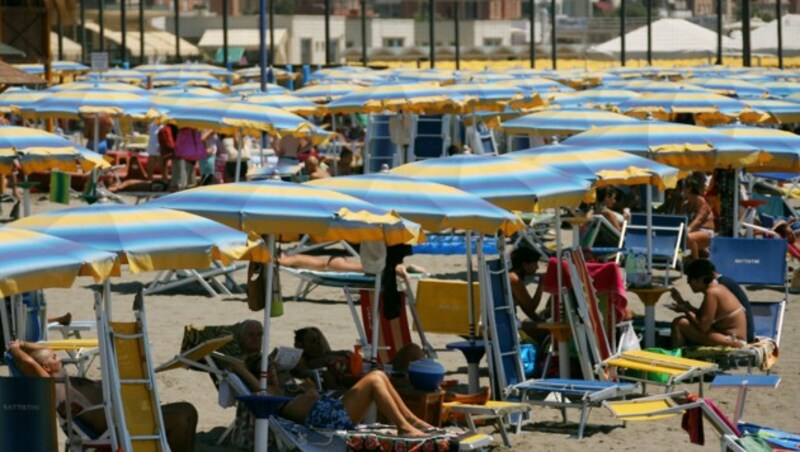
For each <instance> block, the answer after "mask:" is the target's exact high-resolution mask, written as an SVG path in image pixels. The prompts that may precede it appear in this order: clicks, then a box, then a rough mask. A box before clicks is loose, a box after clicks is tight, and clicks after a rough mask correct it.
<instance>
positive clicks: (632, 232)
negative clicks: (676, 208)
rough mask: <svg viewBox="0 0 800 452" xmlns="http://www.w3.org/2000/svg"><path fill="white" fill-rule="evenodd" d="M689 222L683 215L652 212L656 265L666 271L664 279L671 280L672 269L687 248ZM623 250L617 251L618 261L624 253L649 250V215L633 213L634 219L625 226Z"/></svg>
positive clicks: (623, 228)
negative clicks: (655, 213) (653, 213)
mask: <svg viewBox="0 0 800 452" xmlns="http://www.w3.org/2000/svg"><path fill="white" fill-rule="evenodd" d="M687 225H688V222H687V221H686V217H685V216H681V215H653V227H652V237H653V242H652V245H653V247H652V250H653V268H663V269H664V270H666V275H665V276H664V277H665V281H666V282H669V271H670V269H673V268H677V267H678V259H679V258H680V255H681V253H682V252H683V251H685V250H686V226H687ZM622 237H623V239H624V242H623V246H622V247H621V248H622V250H623V251H621V252H620V253H617V258H616V262H617V263H619V261H620V259H621V258H622V255H623V254H625V253H639V254H646V253H647V215H645V214H642V213H634V214H631V219H630V221H629V222H626V223H625V224H624V225H623V227H622Z"/></svg>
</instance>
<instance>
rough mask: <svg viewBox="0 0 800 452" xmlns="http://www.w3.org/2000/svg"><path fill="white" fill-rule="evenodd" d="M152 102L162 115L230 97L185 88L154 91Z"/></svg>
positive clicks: (201, 89) (208, 91)
mask: <svg viewBox="0 0 800 452" xmlns="http://www.w3.org/2000/svg"><path fill="white" fill-rule="evenodd" d="M153 94H154V96H153V97H152V101H153V103H154V104H156V106H157V108H158V111H159V112H161V113H166V112H169V111H170V110H173V109H176V108H184V107H188V106H190V105H193V104H196V103H199V102H211V101H214V100H227V99H228V98H229V97H230V96H227V95H225V94H222V93H220V92H219V91H215V90H213V89H209V88H199V87H184V88H168V89H157V90H153Z"/></svg>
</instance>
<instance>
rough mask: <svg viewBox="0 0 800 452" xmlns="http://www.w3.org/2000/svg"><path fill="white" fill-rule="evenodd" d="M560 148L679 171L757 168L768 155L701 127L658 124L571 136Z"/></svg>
mask: <svg viewBox="0 0 800 452" xmlns="http://www.w3.org/2000/svg"><path fill="white" fill-rule="evenodd" d="M562 144H565V145H573V146H579V147H584V148H586V147H595V148H603V149H619V150H621V151H625V152H631V153H634V154H637V155H640V156H643V157H647V158H649V159H652V160H655V161H657V162H660V163H663V164H665V165H669V166H674V167H676V168H680V169H683V170H696V171H711V170H713V169H715V168H727V167H734V168H747V167H758V166H760V165H762V164H764V163H766V162H768V161H769V159H770V156H769V154H768V153H765V152H762V151H761V150H760V149H758V148H756V147H754V146H751V145H749V144H747V143H743V142H741V141H738V140H736V139H735V138H731V137H728V136H725V135H723V134H721V133H719V132H715V131H714V130H713V129H707V128H705V127H697V126H689V125H684V124H674V123H669V122H660V121H642V122H639V123H637V124H631V125H623V126H611V127H600V128H597V129H593V130H589V131H586V132H583V133H579V134H578V135H574V136H572V137H570V138H568V139H566V140H564V142H563V143H562Z"/></svg>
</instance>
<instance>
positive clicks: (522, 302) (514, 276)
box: [508, 246, 549, 343]
mask: <svg viewBox="0 0 800 452" xmlns="http://www.w3.org/2000/svg"><path fill="white" fill-rule="evenodd" d="M541 259H542V255H541V254H540V253H539V252H538V251H537V250H535V249H533V248H528V247H524V246H521V247H518V248H516V249H515V250H514V251H513V252H512V253H511V271H509V272H508V279H509V281H510V283H511V294H512V296H513V297H514V304H516V305H517V306H519V307H520V309H522V312H523V313H525V315H526V316H527V317H528V318H527V319H525V320H523V321H522V331H524V332H525V334H527V335H528V336H529V337H530V338H531V339H533V340H535V341H537V342H539V343H541V341H543V340H544V338H545V337H546V336H547V335H548V334H549V333H548V331H547V330H544V329H542V328H540V327H539V326H538V325H539V324H541V323H545V322H546V321H547V319H546V317H547V314H546V313H543V314H539V313H537V312H536V310H537V309H538V308H539V305H540V304H541V302H542V293H543V288H544V284H542V283H541V281H540V282H539V284H538V285H537V286H536V292H534V294H533V296H531V294H530V293H529V292H528V289H527V288H526V287H525V285H526V279H528V278H529V277H533V276H535V275H536V273H537V271H538V270H539V261H540V260H541Z"/></svg>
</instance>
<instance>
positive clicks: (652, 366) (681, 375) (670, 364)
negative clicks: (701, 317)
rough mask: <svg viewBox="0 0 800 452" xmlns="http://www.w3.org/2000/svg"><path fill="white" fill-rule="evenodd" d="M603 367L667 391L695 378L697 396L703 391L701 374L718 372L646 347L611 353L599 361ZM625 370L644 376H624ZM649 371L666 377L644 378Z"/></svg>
mask: <svg viewBox="0 0 800 452" xmlns="http://www.w3.org/2000/svg"><path fill="white" fill-rule="evenodd" d="M603 368H607V369H610V370H615V371H617V376H618V377H619V378H620V379H626V380H634V381H640V382H642V383H653V384H661V385H664V386H666V388H667V389H666V390H667V391H670V390H671V389H672V388H673V387H674V386H675V385H676V384H678V383H682V382H686V381H689V380H692V379H694V378H699V391H700V395H702V394H703V378H702V377H703V375H705V374H713V373H716V372H718V371H719V366H717V365H716V364H714V363H709V362H706V361H698V360H695V359H688V358H678V357H675V356H668V355H662V354H660V353H653V352H648V351H646V350H630V351H627V352H622V353H620V354H617V355H614V356H612V357H610V358H608V359H607V360H605V361H604V362H603ZM626 370H634V371H639V372H642V373H644V377H643V378H640V377H633V376H631V375H625V373H624V372H625V371H626ZM620 371H621V372H620ZM649 374H665V375H667V380H666V382H664V383H659V382H658V381H653V380H650V379H648V378H647V376H648V375H649Z"/></svg>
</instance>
